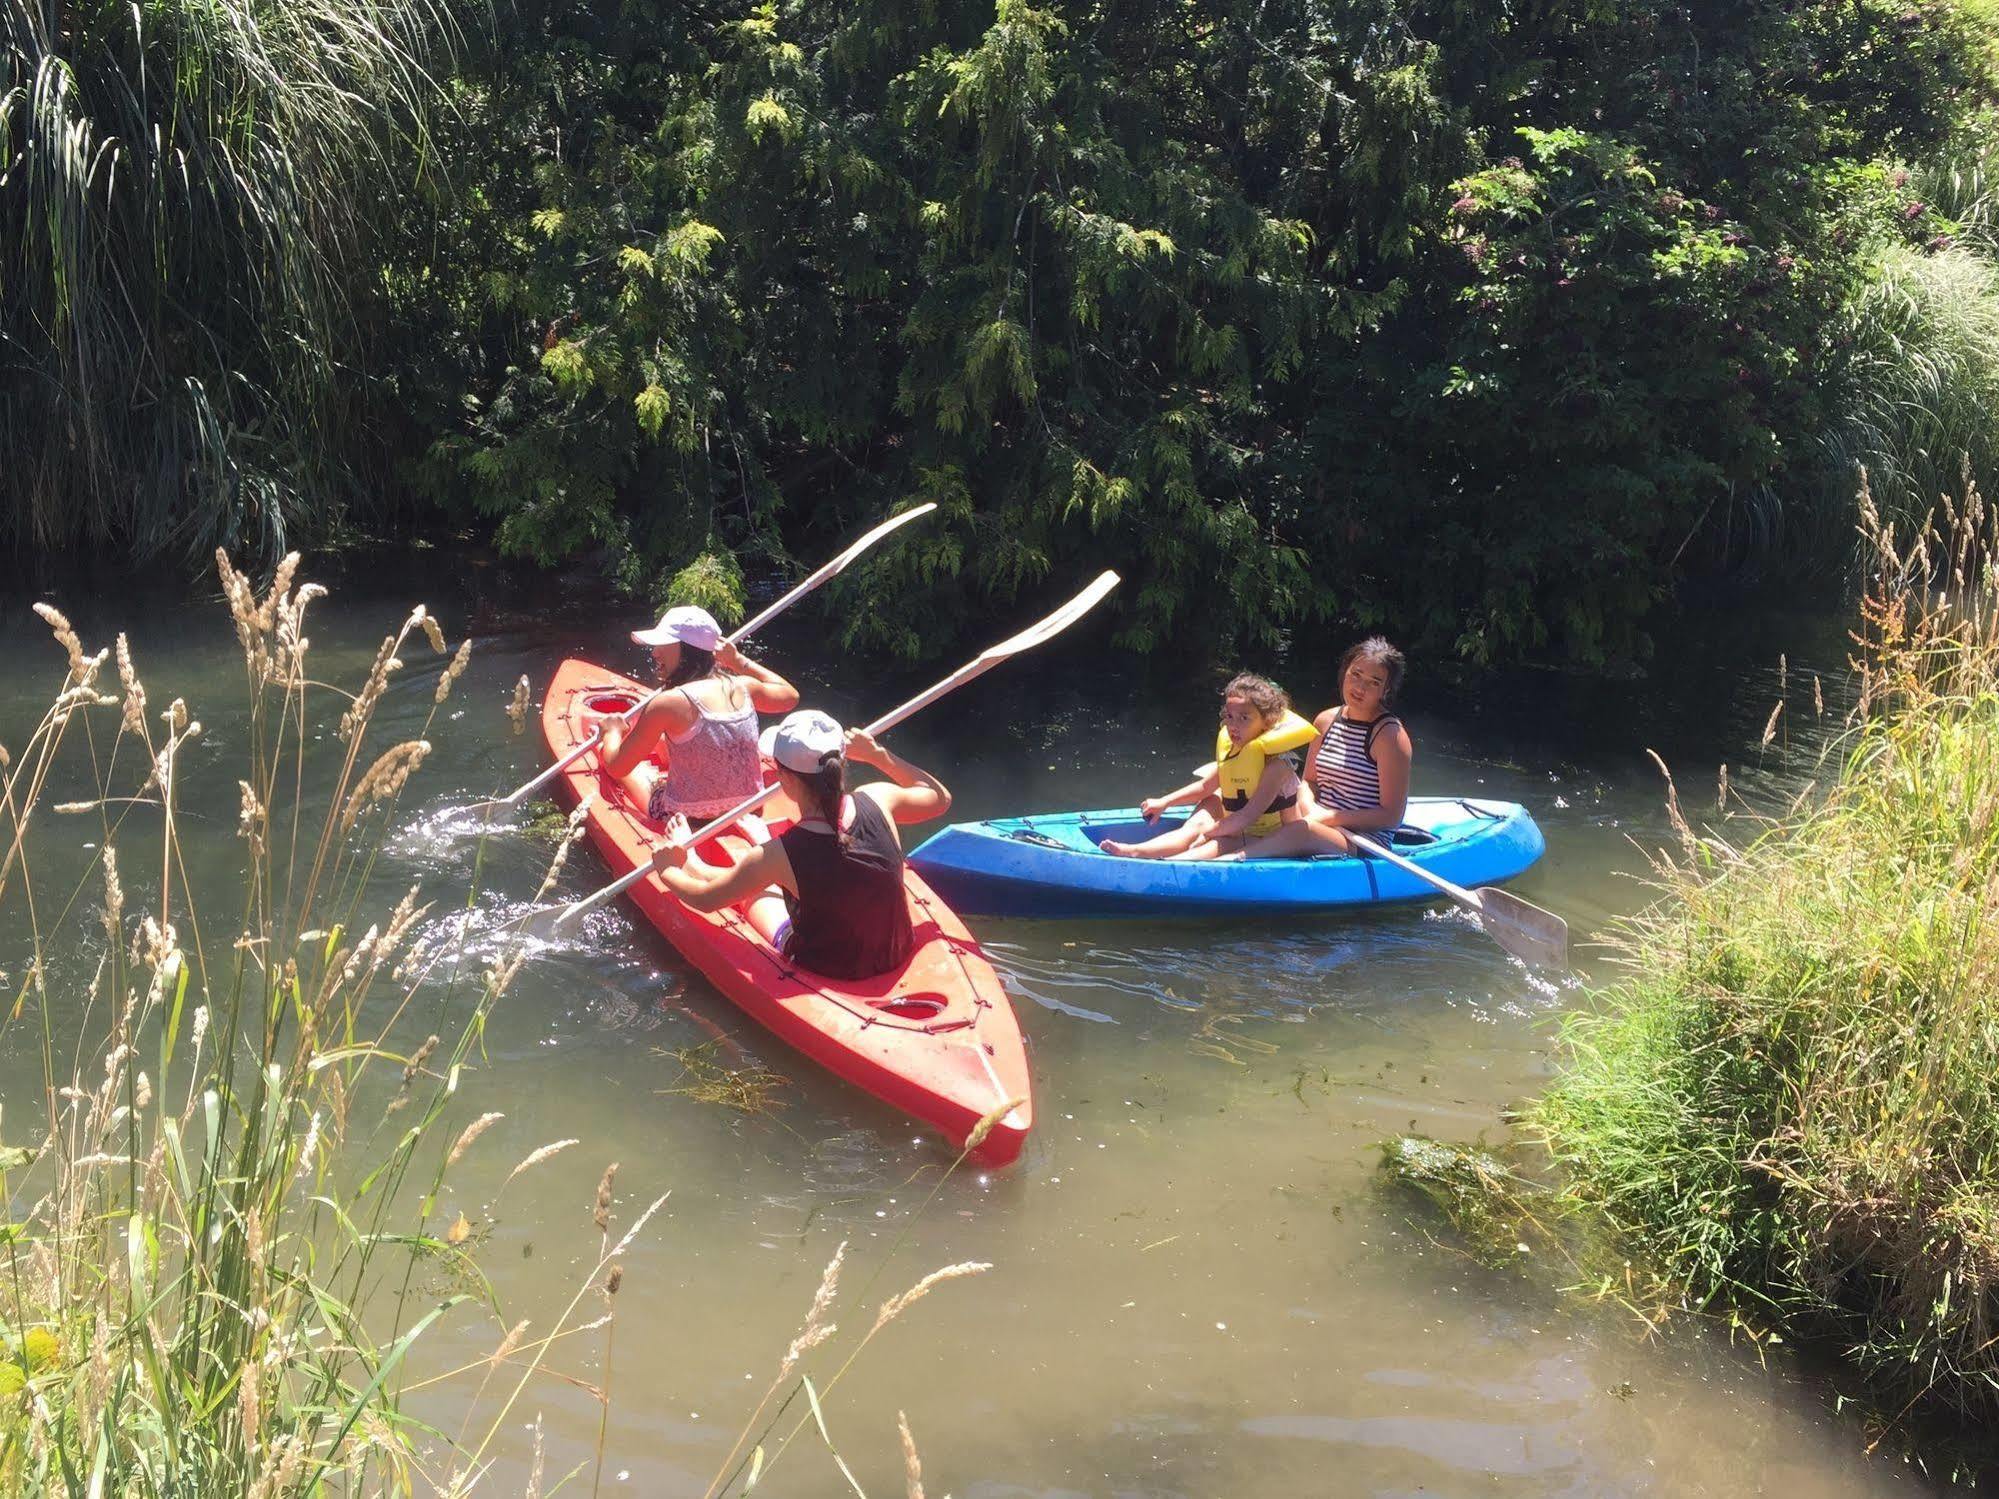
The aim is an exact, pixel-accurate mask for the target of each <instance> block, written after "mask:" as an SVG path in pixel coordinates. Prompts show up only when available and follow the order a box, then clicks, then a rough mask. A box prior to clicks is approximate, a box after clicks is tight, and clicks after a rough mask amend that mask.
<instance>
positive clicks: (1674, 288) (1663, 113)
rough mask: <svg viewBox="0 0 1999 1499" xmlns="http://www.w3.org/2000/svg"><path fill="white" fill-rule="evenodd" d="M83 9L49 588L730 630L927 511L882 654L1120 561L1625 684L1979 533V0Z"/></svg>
mask: <svg viewBox="0 0 1999 1499" xmlns="http://www.w3.org/2000/svg"><path fill="white" fill-rule="evenodd" d="M57 14H58V13H57V12H55V11H52V10H49V9H48V8H47V7H44V6H41V5H38V4H34V3H15V4H10V6H9V8H8V10H7V15H8V17H9V20H8V22H7V30H6V36H5V46H6V49H7V55H8V66H9V69H10V72H11V76H12V85H13V90H14V91H13V92H12V93H11V94H9V95H7V96H6V98H7V100H8V102H7V103H6V104H5V106H4V108H0V120H4V127H0V138H4V149H5V152H6V156H5V162H6V165H5V166H4V167H0V237H4V243H0V252H4V253H5V254H6V256H7V257H8V264H9V268H10V271H9V273H10V277H11V278H12V279H11V280H10V283H9V284H10V285H11V286H16V287H18V288H19V289H20V290H21V293H22V294H21V295H19V296H10V297H9V299H8V301H7V304H6V306H5V308H4V309H0V318H4V319H5V323H4V334H5V336H4V338H0V362H3V363H4V365H5V368H6V370H7V372H8V376H9V382H10V388H12V389H16V390H19V391H22V392H24V393H25V394H24V396H23V398H22V399H21V400H19V401H17V402H15V403H14V404H12V405H10V407H9V412H8V415H7V418H6V424H5V427H4V430H0V452H4V459H5V465H6V471H7V472H8V473H9V475H10V477H11V478H12V481H13V482H12V486H11V488H12V496H11V498H10V502H9V504H8V505H7V507H6V512H5V522H6V525H7V528H8V530H9V532H10V534H11V535H12V537H13V539H14V541H15V543H16V545H17V546H29V547H59V546H76V545H100V546H101V545H108V546H112V547H117V548H137V549H140V550H142V551H149V552H154V553H166V554H173V553H177V552H184V551H186V550H187V549H190V548H198V547H201V546H206V545H208V544H210V543H212V542H213V541H214V540H215V539H217V537H218V535H240V536H242V537H244V538H246V539H253V538H254V539H261V540H262V541H264V542H265V543H267V544H269V545H270V546H271V547H272V549H273V551H274V552H275V550H277V549H279V547H280V543H279V540H278V538H280V537H281V536H284V535H288V534H292V533H295V532H300V531H303V532H307V533H310V534H313V535H319V536H324V535H326V534H328V533H329V532H330V531H332V530H335V529H338V528H339V527H340V526H342V525H347V526H350V527H351V526H356V525H359V526H363V527H376V528H379V527H380V526H382V525H384V524H388V523H390V522H391V520H392V519H393V521H394V522H395V523H398V524H401V525H403V526H406V527H414V528H418V529H423V528H432V529H435V528H439V527H452V528H465V529H469V530H470V531H471V533H472V534H474V535H477V536H481V537H487V538H490V539H491V540H493V541H494V542H495V543H497V545H498V546H499V547H500V548H501V549H502V550H503V551H504V552H506V553H509V554H512V555H516V556H520V557H523V558H530V559H534V560H537V561H539V562H542V563H551V564H552V563H556V562H560V561H563V560H565V559H572V558H586V559H589V560H591V561H592V562H593V563H594V564H597V565H603V566H606V567H608V568H610V569H611V570H612V571H613V573H614V574H615V575H616V576H617V577H619V578H620V579H622V581H623V583H624V584H625V585H626V586H627V587H628V588H629V589H630V590H631V591H632V592H633V593H634V594H635V595H638V596H642V597H644V598H646V599H647V600H649V601H656V600H657V599H658V598H659V597H661V596H663V595H666V594H669V593H670V594H673V595H675V596H678V597H682V598H687V599H693V600H696V601H699V602H704V603H707V604H709V605H710V606H711V607H715V608H717V609H718V611H719V612H722V613H724V614H730V613H732V612H733V610H734V609H735V608H736V607H737V606H738V605H739V603H740V600H741V597H742V589H743V586H744V585H743V579H744V575H745V572H746V570H747V571H752V572H754V571H757V570H766V569H769V568H771V567H773V566H782V565H784V564H785V563H786V561H787V560H788V558H789V557H790V556H791V555H792V554H793V553H794V552H796V553H799V554H805V553H809V552H813V551H818V550H823V549H824V545H825V542H826V539H827V538H828V537H830V536H833V535H845V534H849V533H850V532H851V531H852V530H853V529H854V527H855V524H856V521H857V517H858V516H859V515H860V514H867V515H874V514H878V513H879V512H881V511H882V510H883V509H884V508H887V507H891V506H894V505H898V504H902V503H905V502H908V501H913V500H918V499H934V500H937V501H939V502H940V504H941V505H942V507H943V513H942V515H941V516H940V517H939V518H938V522H937V523H936V524H934V525H931V526H929V527H927V528H926V529H925V531H923V532H921V533H915V534H913V535H912V537H911V539H910V541H909V542H908V543H907V544H905V545H902V546H898V547H897V548H895V549H894V550H893V552H887V553H884V554H883V555H882V556H881V557H880V558H877V559H871V560H870V562H869V563H868V564H867V565H866V566H865V567H863V568H860V569H857V570H856V572H855V574H854V575H853V576H852V577H851V578H849V579H846V580H843V588H844V590H845V592H844V594H843V597H844V599H845V600H846V603H847V607H845V608H843V610H842V615H843V617H844V618H846V619H848V620H849V621H851V623H850V624H849V625H848V627H847V629H848V634H849V638H850V643H857V644H864V645H868V646H872V647H879V648H886V649H891V650H899V651H907V652H915V651H918V650H931V649H942V648H943V646H944V643H945V642H946V640H947V639H948V637H949V634H950V628H949V627H951V626H953V625H962V624H966V623H969V622H970V621H972V620H975V619H977V618H979V617H980V616H981V615H983V614H984V613H985V612H987V611H989V610H990V609H992V608H994V607H996V606H998V605H999V604H1001V603H1003V602H1004V601H1005V600H1006V599H1008V598H1009V597H1010V596H1011V595H1012V594H1013V593H1015V592H1016V591H1017V590H1020V589H1023V588H1028V587H1032V586H1035V585H1036V584H1037V583H1038V582H1039V581H1040V580H1041V579H1042V578H1043V577H1045V576H1047V575H1050V574H1053V573H1058V572H1060V573H1067V572H1075V571H1077V570H1079V569H1082V568H1084V567H1086V566H1087V567H1090V568H1096V567H1102V566H1105V565H1110V566H1115V567H1118V568H1119V569H1121V570H1122V571H1124V572H1125V573H1126V574H1127V575H1128V576H1131V577H1133V578H1135V579H1138V580H1141V584H1142V586H1140V587H1138V588H1135V589H1133V590H1132V592H1131V593H1130V595H1129V596H1127V597H1125V598H1123V600H1122V602H1120V603H1119V604H1118V605H1117V606H1116V607H1117V609H1118V610H1119V611H1120V639H1121V640H1122V642H1123V643H1124V644H1125V645H1126V646H1128V647H1131V648H1135V649H1146V648H1150V647H1153V646H1155V645H1159V644H1161V643H1164V642H1167V641H1178V642H1184V641H1187V640H1190V639H1201V640H1205V641H1207V642H1209V643H1210V644H1211V645H1212V646H1213V647H1215V648H1217V649H1228V648H1231V647H1238V646H1240V647H1244V648H1256V649H1267V648H1271V647H1274V646H1277V645H1279V644H1281V643H1282V641H1283V640H1284V639H1286V638H1287V637H1288V636H1289V635H1290V634H1291V633H1292V632H1295V631H1299V630H1316V629H1319V628H1329V627H1331V626H1332V625H1334V624H1335V623H1339V624H1343V625H1374V624H1387V625H1389V626H1390V627H1392V628H1393V629H1394V631H1395V632H1396V634H1397V635H1398V637H1400V638H1403V639H1405V640H1407V641H1410V642H1412V643H1414V644H1416V645H1417V646H1419V647H1420V648H1422V649H1424V650H1426V651H1430V652H1434V653H1440V654H1441V653H1451V654H1456V655H1458V656H1461V657H1464V658H1467V659H1471V660H1474V661H1484V660H1494V659H1500V658H1518V657H1523V656H1532V657H1544V658H1547V657H1552V658H1561V659H1569V660H1576V661H1583V662H1604V661H1619V662H1629V661H1632V660H1635V659H1639V658H1642V657H1643V655H1644V654H1645V652H1646V651H1647V649H1648V646H1647V642H1646V638H1645V633H1644V632H1645V622H1646V617H1647V614H1648V612H1649V611H1650V610H1651V609H1652V608H1653V607H1654V606H1655V605H1656V604H1657V603H1658V602H1659V601H1660V600H1661V599H1662V598H1663V597H1664V596H1666V594H1667V593H1668V592H1669V591H1670V589H1671V588H1672V586H1673V584H1674V583H1675V582H1676V580H1679V579H1681V578H1684V577H1687V576H1690V575H1703V576H1716V575H1729V576H1735V577H1739V578H1761V579H1764V580H1772V579H1791V578H1798V577H1808V576H1819V575H1821V574H1823V573H1825V572H1827V571H1828V570H1830V571H1831V572H1833V573H1837V572H1838V571H1839V570H1840V565H1841V564H1842V563H1843V562H1845V561H1847V560H1849V559H1850V555H1851V548H1850V545H1849V540H1848V538H1849V535H1850V519H1851V496H1852V491H1853V478H1854V471H1855V464H1856V462H1858V461H1866V462H1867V463H1868V464H1869V466H1870V468H1871V470H1872V472H1873V473H1874V475H1875V484H1876V493H1877V498H1878V499H1879V501H1880V503H1881V505H1882V506H1883V509H1884V511H1887V512H1890V513H1900V514H1904V515H1905V516H1913V515H1920V514H1921V513H1923V512H1924V511H1925V510H1926V508H1927V506H1928V505H1929V503H1930V502H1931V501H1932V500H1933V498H1934V496H1935V494H1936V493H1937V492H1938V487H1939V477H1938V476H1939V475H1941V476H1942V482H1945V483H1953V484H1954V483H1955V481H1956V477H1957V470H1958V465H1959V463H1960V462H1961V461H1962V460H1963V459H1964V458H1965V457H1967V456H1968V457H1969V459H1970V461H1971V462H1972V464H1973V466H1974V473H1975V476H1976V477H1979V478H1981V479H1990V478H1991V477H1992V476H1991V475H1990V473H1989V469H1990V467H1991V465H1992V463H1993V461H1994V455H1993V453H1992V451H1991V443H1990V439H1989V437H1988V436H1986V435H1985V432H1984V424H1983V423H1981V422H1978V421H1975V420H1973V419H1972V416H1973V414H1974V413H1977V412H1980V411H1983V410H1987V409H1989V404H1988V401H1987V397H1988V393H1989V392H1990V391H1991V390H1992V388H1993V387H1994V386H1995V385H1996V384H1999V362H1996V359H1999V350H1995V343H1994V339H1993V336H1992V327H1993V326H1994V325H1995V324H1999V313H1995V308H1999V291H1995V272H1994V262H1993V259H1992V252H1993V246H1992V235H1991V222H1992V209H1991V203H1990V191H1989V187H1988V183H1989V180H1990V171H1989V162H1990V159H1991V152H1992V150H1993V143H1994V140H1995V126H1994V123H1993V120H1994V117H1993V114H1992V112H1991V105H1992V102H1993V96H1994V88H1993V76H1994V75H1993V57H1994V55H1995V47H1994V42H1993V38H1994V35H1995V22H1994V19H1993V16H1992V14H1991V8H1990V6H1989V5H1988V4H1986V3H1984V0H1977V3H1974V0H1895V3H1893V4H1886V3H1880V0H1864V3H1861V4H1857V5H1819V4H1813V5H1793V4H1780V3H1777V0H1759V3H1756V4H1751V5H1747V6H1727V7H1719V8H1715V7H1708V8H1702V7H1694V8H1691V9H1689V8H1687V7H1683V6H1676V7H1668V6H1661V5H1650V4H1645V5H1631V6H1612V7H1606V6H1602V5H1595V4H1582V3H1576V0H1546V3H1539V4H1533V5H1528V6H1525V7H1517V6H1516V7H1511V8H1506V9H1501V10H1494V9H1492V8H1490V7H1485V8H1479V7H1472V8H1467V7H1463V6H1457V5H1443V4H1430V3H1422V0H1418V3H1401V0H1258V3H1256V4H1253V5H1252V4H1248V3H1246V0H1245V3H1236V0H1221V3H1216V4H1210V5H1204V6H1200V7H1196V8H1194V9H1192V10H1189V9H1187V8H1186V7H1176V6H1167V5H1160V4H1157V3H1153V0H1140V3H1135V4H1124V5H1119V6H1105V5H1102V4H1091V3H1079V4H1067V3H1058V4H1046V5H1035V4H1031V3H1028V0H997V3H991V0H967V3H955V0H954V3H946V4H941V5H929V6H918V7H909V6H905V5H900V4H896V3H893V0H865V3H862V4H859V5H855V6H849V7H846V8H843V9H840V10H837V11H836V10H828V9H826V8H824V7H810V6H781V5H778V4H775V3H766V4H746V5H743V6H741V7H737V8H735V9H728V8H724V9H723V10H702V9H700V8H698V7H697V8H693V9H689V8H688V7H686V6H684V5H678V4H665V3H661V0H634V3H630V4H626V5H622V6H618V7H614V8H612V9H609V10H606V9H603V8H601V7H576V6H556V5H549V4H545V3H542V0H519V3H510V4H508V5H505V6H501V7H497V8H495V9H493V10H492V11H490V12H489V11H486V10H484V9H482V8H474V7H464V6H458V5H455V4H451V3H448V0H432V3H428V4H425V3H415V0H412V3H409V4H403V5H398V6H391V7H382V6H371V7H367V8H365V11H364V10H362V9H356V8H354V7H352V6H349V5H347V4H345V3H344V0H311V5H310V7H309V8H303V9H302V8H301V7H300V6H298V5H290V4H287V5H283V6H277V5H273V4H271V3H270V0H227V3H225V4H222V5H219V6H218V5H213V4H209V3H207V0H204V3H202V4H201V5H189V4H186V3H183V0H163V3H162V4H159V5H154V6H148V7H141V8H139V9H138V10H133V9H131V8H130V7H119V6H114V5H108V4H107V5H91V6H84V7H80V8H78V7H65V8H63V10H62V11H61V12H60V14H61V15H63V16H65V17H68V18H70V19H68V20H67V21H65V22H64V23H63V24H62V25H60V26H58V25H57V24H56V23H55V21H54V20H53V19H52V17H54V16H55V15H57ZM155 123H165V124H170V125H171V129H170V130H165V131H163V132H155V130H154V129H153V126H154V124H155ZM890 598H893V599H896V600H898V601H899V603H900V604H901V606H902V607H899V608H896V609H877V608H856V607H852V605H853V604H854V603H855V602H856V601H862V602H867V603H879V602H881V601H883V600H887V599H890ZM916 616H920V617H923V618H924V619H926V621H929V622H930V627H929V628H928V629H926V631H925V632H924V633H923V635H922V637H921V638H920V639H919V637H918V635H917V634H916V632H914V631H913V630H911V629H910V628H909V627H908V626H907V625H906V624H905V623H903V622H902V621H904V620H905V619H907V618H909V617H916Z"/></svg>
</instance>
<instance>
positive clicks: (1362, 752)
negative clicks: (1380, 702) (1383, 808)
mask: <svg viewBox="0 0 1999 1499" xmlns="http://www.w3.org/2000/svg"><path fill="white" fill-rule="evenodd" d="M1396 721H1397V720H1396V717H1395V715H1394V714H1393V713H1384V714H1382V715H1381V717H1379V718H1376V719H1370V720H1369V721H1368V722H1366V723H1359V722H1356V721H1355V720H1353V719H1350V718H1348V717H1347V710H1346V709H1344V708H1341V709H1338V710H1337V711H1336V712H1335V713H1334V714H1333V721H1332V722H1331V723H1330V724H1328V725H1327V726H1326V737H1325V739H1324V741H1323V742H1322V743H1321V744H1320V745H1319V753H1318V754H1317V755H1316V756H1314V757H1313V760H1312V791H1313V794H1314V795H1316V796H1317V797H1318V799H1319V800H1320V801H1321V802H1323V803H1325V804H1326V805H1327V806H1329V807H1334V808H1337V809H1338V810H1339V811H1342V812H1367V811H1371V810H1373V809H1374V808H1376V807H1378V806H1380V805H1381V770H1380V768H1379V767H1378V766H1376V764H1375V763H1374V755H1373V749H1374V737H1375V735H1377V734H1379V733H1380V732H1381V731H1382V729H1384V728H1385V727H1387V726H1388V725H1389V724H1392V723H1395V722H1396Z"/></svg>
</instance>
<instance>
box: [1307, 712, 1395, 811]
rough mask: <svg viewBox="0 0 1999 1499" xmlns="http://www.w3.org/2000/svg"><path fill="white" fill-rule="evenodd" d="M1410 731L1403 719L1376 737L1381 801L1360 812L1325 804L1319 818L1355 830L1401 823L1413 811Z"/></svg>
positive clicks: (1375, 748) (1376, 768) (1375, 758)
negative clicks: (1410, 795) (1410, 787)
mask: <svg viewBox="0 0 1999 1499" xmlns="http://www.w3.org/2000/svg"><path fill="white" fill-rule="evenodd" d="M1415 754H1416V751H1415V747H1414V746H1413V745H1412V744H1411V743H1410V742H1409V731H1408V730H1407V729H1405V728H1403V727H1402V725H1401V723H1400V721H1398V722H1396V723H1395V724H1393V725H1392V726H1391V727H1390V728H1389V729H1388V730H1386V731H1385V732H1383V733H1380V734H1377V735H1376V736H1375V739H1374V768H1375V771H1376V773H1377V774H1378V775H1379V776H1380V778H1381V805H1380V806H1378V807H1367V808H1363V809H1362V810H1360V811H1356V812H1342V811H1338V810H1336V809H1334V808H1331V807H1324V806H1323V805H1322V806H1321V809H1320V810H1319V812H1318V813H1317V820H1318V821H1319V822H1324V823H1331V824H1332V825H1333V826H1334V827H1336V828H1346V829H1348V830H1349V831H1351V832H1355V833H1379V832H1382V831H1383V830H1385V829H1387V828H1392V827H1397V826H1399V825H1400V824H1401V822H1402V819H1403V818H1404V817H1405V816H1407V815H1408V812H1409V766H1410V763H1411V762H1412V761H1413V760H1414V759H1415Z"/></svg>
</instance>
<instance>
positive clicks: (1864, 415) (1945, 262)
mask: <svg viewBox="0 0 1999 1499" xmlns="http://www.w3.org/2000/svg"><path fill="white" fill-rule="evenodd" d="M1939 170H1941V169H1939ZM1972 211H1973V212H1983V209H1980V208H1975V207H1974V208H1973V209H1972ZM1836 336H1837V337H1838V338H1839V339H1841V340H1844V341H1847V360H1846V364H1845V368H1844V370H1843V373H1842V377H1841V383H1842V394H1841V396H1840V399H1839V400H1838V402H1837V414H1836V416H1835V418H1834V420H1833V421H1832V423H1831V424H1830V425H1829V426H1828V427H1827V429H1826V430H1825V432H1824V434H1823V435H1822V436H1821V438H1820V457H1821V459H1822V461H1823V464H1824V467H1825V469H1826V471H1827V474H1828V480H1827V482H1828V483H1829V484H1831V485H1832V486H1833V487H1834V488H1835V489H1836V490H1837V491H1838V493H1839V494H1840V495H1841V497H1842V503H1841V504H1840V506H1839V507H1838V510H1839V512H1840V525H1841V526H1842V528H1843V527H1844V526H1845V525H1846V524H1847V522H1848V520H1850V517H1851V510H1850V509H1848V508H1847V505H1846V503H1845V500H1846V498H1847V497H1849V496H1850V495H1851V493H1852V484H1853V478H1854V475H1855V474H1856V473H1857V472H1858V471H1859V470H1861V469H1865V470H1866V471H1867V474H1868V476H1869V479H1870V481H1871V483H1872V485H1873V491H1874V495H1875V499H1876V502H1877V504H1879V506H1880V507H1881V510H1882V512H1883V513H1884V514H1886V515H1889V516H1891V517H1893V518H1895V519H1897V520H1899V521H1900V522H1901V524H1902V526H1903V529H1904V531H1905V532H1906V531H1907V530H1908V529H1910V528H1911V527H1912V526H1919V525H1920V524H1921V523H1922V520H1923V518H1924V517H1925V516H1927V515H1928V514H1929V513H1930V511H1931V509H1932V508H1933V507H1934V506H1935V505H1936V503H1937V501H1938V500H1939V499H1940V498H1941V497H1942V496H1943V495H1944V494H1946V493H1953V492H1956V491H1957V490H1958V489H1960V488H1961V486H1962V485H1963V483H1964V481H1965V477H1966V474H1967V471H1968V473H1969V474H1970V476H1971V477H1972V479H1973V481H1974V482H1980V481H1985V480H1989V479H1992V478H1994V477H1995V476H1999V429H1995V428H1994V426H1993V423H1992V412H1993V411H1994V410H1999V259H1995V258H1994V257H1993V255H1992V253H1991V250H1990V249H1989V248H1988V247H1986V246H1985V245H1984V244H1982V243H1981V242H1980V241H1978V240H1977V239H1971V240H1967V241H1966V242H1964V243H1960V244H1955V245H1951V246H1948V247H1945V248H1942V249H1936V250H1923V249H1919V248H1916V247H1913V246H1910V245H1906V244H1902V243H1900V242H1889V243H1884V244H1882V245H1881V246H1880V247H1879V249H1878V250H1877V252H1876V255H1875V258H1874V263H1873V265H1872V267H1871V269H1870V272H1869V275H1868V277H1867V279H1866V282H1865V283H1864V285H1863V287H1862V289H1861V290H1860V292H1859V293H1858V295H1857V296H1856V297H1855V298H1854V299H1853V301H1852V302H1850V303H1849V304H1848V305H1847V307H1846V308H1845V310H1844V312H1843V315H1842V326H1841V327H1840V328H1839V329H1838V330H1837V334H1836Z"/></svg>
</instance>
